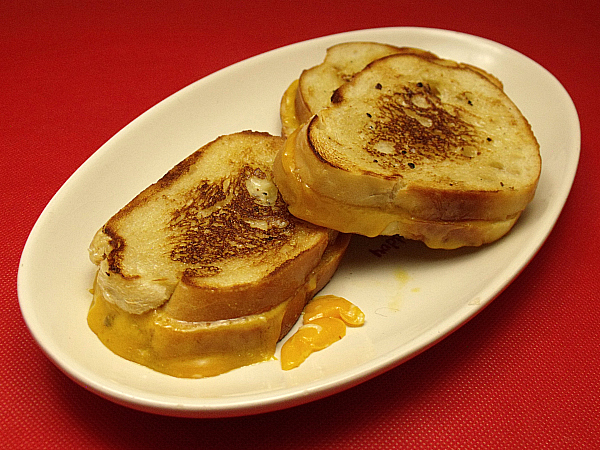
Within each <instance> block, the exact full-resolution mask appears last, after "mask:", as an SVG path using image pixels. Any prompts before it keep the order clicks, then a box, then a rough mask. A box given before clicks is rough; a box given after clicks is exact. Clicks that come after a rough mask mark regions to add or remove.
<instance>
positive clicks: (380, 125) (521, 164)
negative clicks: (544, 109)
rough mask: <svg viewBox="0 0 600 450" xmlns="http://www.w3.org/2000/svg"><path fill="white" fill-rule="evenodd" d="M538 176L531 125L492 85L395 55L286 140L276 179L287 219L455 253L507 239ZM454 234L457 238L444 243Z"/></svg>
mask: <svg viewBox="0 0 600 450" xmlns="http://www.w3.org/2000/svg"><path fill="white" fill-rule="evenodd" d="M540 170H541V159H540V153H539V145H538V142H537V140H536V138H535V136H534V135H533V132H532V130H531V127H530V125H529V123H528V122H527V120H526V119H525V118H524V117H523V115H522V114H521V112H520V111H519V109H518V108H517V107H516V105H515V104H514V103H513V102H512V101H511V100H510V99H509V98H508V97H507V96H506V94H505V93H504V92H503V90H502V88H501V83H500V82H499V81H497V80H496V79H495V77H493V76H491V75H489V74H486V73H485V72H484V71H481V70H476V69H474V68H473V67H472V66H469V65H465V64H458V63H455V62H453V61H449V60H442V59H439V58H435V57H431V56H428V55H418V54H395V55H391V56H387V57H383V58H380V59H378V60H376V61H374V62H372V63H371V64H369V66H368V67H367V68H365V69H364V70H362V71H361V72H359V73H358V74H356V75H355V76H354V77H353V79H352V80H351V81H349V82H347V83H345V84H343V85H342V86H341V87H340V88H338V89H337V90H336V91H335V93H334V95H333V96H332V105H331V106H330V107H327V108H325V109H323V110H321V111H320V112H319V113H317V115H315V116H314V117H313V118H312V119H311V120H310V121H309V122H308V123H306V124H305V125H303V127H302V128H301V129H299V130H298V132H296V133H295V134H294V135H293V136H290V137H289V138H288V143H287V144H286V147H285V150H283V151H282V154H281V155H280V156H279V157H278V161H277V162H276V164H275V181H276V183H277V185H278V187H279V189H280V191H281V192H282V194H283V196H284V199H285V200H286V202H287V203H288V204H289V208H290V211H291V212H292V213H293V214H295V215H297V216H298V217H301V218H304V219H306V220H310V221H311V222H313V223H317V224H320V225H322V226H327V227H330V228H333V229H336V230H340V231H344V232H350V231H351V232H354V233H359V234H364V235H367V236H375V235H378V234H396V233H399V234H403V233H406V234H405V237H407V238H411V237H414V238H417V239H420V240H423V241H425V242H426V243H428V241H429V238H428V236H427V234H430V233H433V237H432V239H431V240H430V243H431V244H432V246H436V247H440V246H441V247H443V248H455V247H456V246H461V245H479V243H482V242H483V243H485V242H490V241H491V240H495V239H497V238H499V237H501V236H502V235H503V234H505V233H506V232H508V230H510V228H511V227H512V225H513V224H514V223H515V221H516V219H517V218H518V217H519V215H520V214H521V212H522V211H523V209H524V208H525V207H526V205H527V204H528V203H529V202H530V201H531V199H532V198H533V195H534V193H535V190H536V187H537V182H538V179H539V175H540ZM308 192H310V194H307V193H308ZM326 204H327V205H328V206H327V207H326V206H325V205H326ZM350 215H353V216H354V217H355V219H354V220H352V221H350V222H349V221H348V220H347V218H348V216H350ZM407 228H410V229H408V230H407ZM447 229H454V230H456V229H458V230H460V232H457V231H453V232H452V234H453V237H449V238H448V240H447V242H444V239H446V238H442V241H441V242H440V237H441V236H443V235H444V234H445V233H444V232H443V230H447ZM472 232H473V233H475V234H476V235H477V236H473V235H471V233H472ZM462 234H464V235H463V236H462V237H457V236H458V235H462ZM419 235H421V236H420V237H419ZM461 241H462V242H463V243H461ZM428 245H429V243H428Z"/></svg>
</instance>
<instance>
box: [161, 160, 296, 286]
mask: <svg viewBox="0 0 600 450" xmlns="http://www.w3.org/2000/svg"><path fill="white" fill-rule="evenodd" d="M252 176H255V177H259V178H262V179H264V178H265V177H266V176H265V174H264V173H263V172H262V171H261V170H260V169H258V168H253V167H251V166H245V167H244V168H243V169H242V170H241V172H240V173H239V174H238V175H237V176H234V177H230V178H226V179H222V180H220V181H217V182H210V181H204V182H202V184H200V185H199V186H198V187H197V188H196V189H195V190H193V191H191V192H189V193H187V201H186V203H185V204H184V206H183V207H181V208H179V209H177V210H175V211H173V213H172V218H171V221H170V223H169V231H170V233H171V245H172V251H171V259H172V260H174V261H179V262H183V263H186V264H191V265H200V267H198V268H193V271H194V273H195V274H197V275H202V276H210V275H215V274H217V273H219V272H220V269H219V267H218V265H217V263H218V262H219V261H222V260H225V259H229V258H232V257H245V256H248V255H250V254H258V253H262V252H264V251H265V250H267V249H269V248H271V249H276V248H280V247H282V246H283V245H284V244H285V243H286V242H288V241H289V240H290V239H291V237H292V235H293V233H294V227H295V220H294V219H293V217H292V216H291V215H290V214H289V212H288V210H287V207H286V205H285V203H284V202H283V200H282V198H281V195H280V194H278V197H277V201H276V203H275V205H273V206H264V205H261V204H259V203H257V202H256V201H255V199H254V198H253V197H252V195H251V194H250V193H249V192H248V189H247V188H246V180H247V179H248V178H250V177H252ZM257 221H258V222H261V223H265V224H266V226H265V227H264V228H265V229H262V228H257V227H256V226H253V225H252V224H253V223H254V224H255V223H256V222H257ZM189 275H192V274H191V273H190V274H189Z"/></svg>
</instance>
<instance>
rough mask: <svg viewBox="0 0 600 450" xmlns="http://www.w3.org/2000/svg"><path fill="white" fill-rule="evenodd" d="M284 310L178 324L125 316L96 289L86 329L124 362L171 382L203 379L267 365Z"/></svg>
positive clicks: (154, 314)
mask: <svg viewBox="0 0 600 450" xmlns="http://www.w3.org/2000/svg"><path fill="white" fill-rule="evenodd" d="M286 306H287V302H283V303H282V304H281V305H279V306H277V307H276V308H274V309H272V310H270V311H267V312H265V313H262V314H256V315H251V316H246V317H242V318H239V319H229V320H219V321H214V322H183V321H179V320H176V319H173V318H172V317H169V316H168V315H166V314H165V313H164V311H162V310H161V309H160V308H159V309H156V310H153V311H149V312H147V313H144V314H130V313H128V312H125V311H123V310H122V309H121V308H119V307H117V306H115V305H114V304H112V303H110V302H108V301H106V300H105V299H104V297H103V296H102V294H101V293H100V290H99V289H95V290H94V300H93V302H92V305H91V307H90V310H89V312H88V325H89V327H90V328H91V329H92V331H93V332H94V333H96V335H97V336H98V338H99V339H100V341H101V342H102V343H103V344H104V345H105V346H106V347H107V348H108V349H109V350H111V351H112V352H113V353H115V354H117V355H119V356H121V357H123V358H125V359H127V360H130V361H133V362H136V363H139V364H142V365H144V366H146V367H149V368H151V369H153V370H156V371H158V372H162V373H165V374H167V375H171V376H175V377H181V378H203V377H210V376H215V375H219V374H222V373H225V372H228V371H230V370H232V369H235V368H238V367H242V366H246V365H250V364H254V363H258V362H262V361H267V360H270V359H272V358H273V355H274V353H275V347H276V345H277V341H278V339H279V333H280V330H281V322H282V320H283V315H284V313H285V311H286Z"/></svg>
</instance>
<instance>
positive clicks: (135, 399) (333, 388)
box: [17, 27, 581, 417]
mask: <svg viewBox="0 0 600 450" xmlns="http://www.w3.org/2000/svg"><path fill="white" fill-rule="evenodd" d="M389 32H400V33H411V32H413V33H425V34H432V35H436V36H437V37H440V36H441V37H442V38H444V37H449V36H453V37H459V38H461V39H465V40H466V41H472V40H475V41H476V42H481V43H487V44H489V45H493V46H500V47H499V48H501V49H503V50H504V51H508V52H511V53H513V54H517V55H518V56H519V57H520V58H523V57H524V58H526V59H527V60H528V61H529V62H531V63H533V64H535V65H536V66H537V68H538V69H541V70H543V71H545V72H546V73H547V74H548V75H549V76H551V77H552V78H553V79H554V80H555V81H556V83H557V84H558V86H560V88H561V89H562V91H563V94H565V95H566V98H567V99H569V100H570V101H571V104H572V108H573V110H572V113H573V112H574V114H575V116H574V119H575V124H576V126H577V130H575V134H576V135H577V138H576V147H577V152H576V153H577V154H576V155H574V156H573V159H572V160H570V161H572V163H573V165H572V167H571V168H570V170H569V173H568V174H567V175H566V177H567V179H568V180H570V181H569V182H568V186H566V189H565V191H566V194H565V196H564V198H563V199H561V200H560V201H559V202H558V203H556V204H554V211H555V213H554V214H552V216H553V217H554V219H553V222H552V224H551V226H550V227H549V229H548V230H546V233H545V234H544V236H543V237H542V238H541V239H540V240H539V242H537V244H536V246H535V249H533V250H532V254H531V256H530V257H529V258H528V259H527V260H526V261H525V262H524V263H519V264H517V266H519V267H517V269H518V270H516V271H514V273H513V276H512V277H510V279H507V280H506V282H505V284H504V286H503V287H502V288H501V290H500V291H498V292H497V293H496V294H495V295H494V296H493V297H491V298H490V299H488V300H487V301H486V302H485V305H483V306H482V307H481V308H479V309H477V310H476V312H475V314H473V315H470V316H469V317H468V318H467V319H466V320H464V321H462V322H460V323H455V326H454V327H450V328H448V329H446V332H445V333H444V334H442V335H440V336H439V338H438V339H434V340H429V342H428V343H427V344H426V345H425V346H421V347H419V348H418V349H417V351H413V352H410V353H409V354H408V355H406V356H405V357H403V358H401V359H400V360H393V361H392V360H389V359H388V358H387V357H384V356H380V357H379V358H376V360H378V359H381V360H384V361H381V362H379V363H378V364H375V366H376V367H377V369H376V370H373V369H372V368H369V367H368V366H373V361H374V360H369V361H368V364H365V363H363V364H360V365H359V366H357V367H355V368H354V370H350V371H348V370H347V371H345V372H344V374H345V376H344V377H338V376H334V377H330V379H329V380H328V381H327V382H326V383H323V381H322V380H317V381H314V382H313V383H310V384H309V385H303V386H304V387H303V388H302V391H303V392H302V395H299V393H298V392H296V391H294V390H292V391H290V389H284V390H283V391H282V392H279V393H277V394H276V395H274V396H270V397H267V398H265V395H264V394H257V395H248V396H244V398H242V399H240V398H238V399H237V400H235V401H231V399H229V400H230V401H229V402H226V403H225V404H224V403H223V402H222V401H217V402H215V404H211V403H210V402H208V403H207V404H204V405H199V404H196V403H190V404H186V403H185V402H182V403H176V402H171V401H160V400H158V399H150V398H148V397H144V396H136V395H135V394H127V393H125V392H123V391H119V390H118V389H112V388H111V387H107V386H106V385H105V384H104V385H103V384H101V383H99V382H97V380H96V379H95V378H94V377H93V376H90V374H89V373H87V372H88V371H87V369H86V368H85V367H83V366H80V365H78V364H77V362H71V364H70V365H69V364H67V361H65V360H64V358H63V359H61V358H60V355H59V354H58V353H57V351H56V349H53V348H51V347H50V346H49V343H48V342H47V341H44V339H43V336H42V334H41V333H40V330H39V329H37V328H35V326H33V318H32V316H31V314H32V313H33V312H32V311H31V310H30V309H31V307H32V306H33V305H32V304H28V303H27V301H26V299H25V298H24V296H23V290H24V286H23V283H24V282H25V279H26V275H27V274H26V273H25V272H24V269H23V267H24V266H25V264H26V262H27V258H28V255H29V252H30V251H31V246H32V245H34V242H35V237H36V234H37V233H38V232H39V231H40V229H41V227H42V226H43V224H44V221H45V220H46V219H47V216H48V215H49V214H50V211H51V210H52V207H53V206H54V205H55V204H56V203H58V202H59V201H60V198H61V196H62V195H63V194H64V192H65V190H66V189H67V188H68V186H69V183H70V181H71V179H74V178H75V177H77V176H79V175H78V174H80V173H81V171H82V168H83V167H84V166H87V165H90V164H92V163H93V161H94V158H97V157H98V155H99V154H100V152H101V151H102V149H103V148H105V146H107V145H108V144H109V143H110V142H112V141H113V139H115V138H116V137H117V136H118V135H119V133H121V132H122V131H123V130H125V129H127V128H128V127H130V126H131V124H133V123H134V122H136V121H138V120H140V119H141V118H142V117H143V116H145V115H147V114H151V112H152V111H154V110H155V108H157V107H159V105H160V104H162V103H163V102H165V101H167V100H169V99H172V98H173V97H175V96H177V95H181V94H180V93H181V92H182V91H184V90H186V89H188V88H190V87H191V86H192V85H196V83H202V82H207V81H206V80H212V79H215V78H218V77H219V76H221V74H222V73H223V72H225V71H228V70H233V68H234V67H238V66H240V65H243V64H251V63H256V62H260V59H261V58H269V57H273V56H275V57H276V56H277V53H285V52H286V51H289V50H290V49H293V48H295V47H298V46H310V45H311V44H315V43H325V42H327V41H336V40H337V41H340V42H341V41H342V40H358V39H360V38H362V37H364V36H367V35H372V34H374V33H384V34H385V33H389ZM571 118H573V117H571ZM580 133H581V131H580V124H579V119H578V117H577V110H576V108H575V105H574V104H573V101H572V99H571V97H570V96H569V94H568V92H567V91H566V89H565V88H564V86H562V84H561V83H560V82H559V81H558V80H557V79H556V77H554V75H552V74H551V73H550V72H549V71H548V70H547V69H545V68H544V67H543V66H541V65H540V64H538V63H537V62H535V61H534V60H532V59H531V58H529V57H527V56H526V55H524V54H522V53H520V52H518V51H516V50H514V49H512V48H510V47H507V46H505V45H504V44H501V43H498V42H495V41H492V40H489V39H486V38H483V37H479V36H475V35H470V34H466V33H462V32H458V31H452V30H444V29H439V28H424V27H381V28H369V29H361V30H354V31H346V32H342V33H336V34H331V35H326V36H321V37H316V38H312V39H308V40H305V41H300V42H295V43H292V44H289V45H286V46H283V47H280V48H277V49H274V50H270V51H268V52H265V53H261V54H259V55H255V56H252V57H250V58H247V59H244V60H242V61H239V62H236V63H234V64H232V65H230V66H227V67H225V68H223V69H220V70H218V71H216V72H213V73H211V74H209V75H207V76H205V77H203V78H201V79H199V80H197V81H195V82H193V83H191V84H190V85H187V86H185V87H183V88H182V89H180V90H178V91H177V92H175V93H174V94H172V95H170V96H168V97H167V98H165V99H163V100H162V101H161V102H159V103H158V104H156V105H154V106H153V107H151V108H149V109H148V110H147V111H145V112H144V113H142V114H141V115H139V116H138V117H136V118H135V119H134V120H133V121H131V122H129V123H128V124H127V125H125V127H123V128H122V129H121V130H119V131H118V132H117V133H116V134H115V135H113V136H112V137H111V138H110V139H109V140H108V141H107V142H106V143H105V144H103V145H102V146H101V147H100V148H98V149H97V150H96V151H95V152H94V153H93V154H92V155H91V156H90V157H89V158H88V159H87V160H86V161H85V162H84V163H83V164H82V165H81V166H79V167H78V168H77V169H76V170H75V172H73V173H72V175H71V176H70V177H69V179H68V180H67V181H66V182H65V183H64V184H63V185H62V186H61V188H60V189H59V190H58V191H57V192H56V193H55V194H54V196H53V197H52V199H51V200H50V201H49V202H48V204H47V205H46V207H45V208H44V209H43V211H42V213H41V214H40V216H39V217H38V219H37V220H36V223H35V224H34V226H33V228H32V230H31V232H30V234H29V236H28V238H27V240H26V243H25V246H24V248H23V251H22V254H21V259H20V262H19V271H18V275H17V292H18V298H19V306H20V309H21V313H22V315H23V318H24V319H25V323H26V325H27V327H28V329H29V331H30V333H31V334H32V336H33V337H34V339H35V341H36V343H37V344H38V345H39V346H40V348H41V349H42V350H43V352H44V353H45V355H46V356H47V357H48V358H49V359H50V360H51V361H52V362H53V363H54V364H55V365H56V366H57V367H58V368H59V369H60V370H61V371H62V372H63V373H65V374H66V375H67V376H68V377H69V378H70V379H72V380H73V381H74V382H76V383H77V384H79V385H82V386H83V387H85V388H86V389H88V390H90V391H92V392H94V393H96V394H98V395H100V396H101V397H104V398H106V399H108V400H111V401H113V402H115V403H118V404H121V405H123V406H128V407H131V408H133V409H138V410H142V411H146V412H152V413H158V414H163V415H171V416H183V417H231V416H240V415H248V414H255V413H262V412H268V411H275V410H278V409H283V408H288V407H292V406H297V405H300V404H303V403H307V402H310V401H313V400H317V399H319V398H323V397H325V396H329V395H332V394H334V393H337V392H340V391H343V390H346V389H348V388H350V387H352V386H355V385H357V384H360V383H362V382H364V381H366V380H368V379H371V378H373V377H376V376H378V375H380V374H381V373H383V372H386V371H388V370H390V369H392V368H393V367H396V366H398V365H400V364H402V363H404V362H406V361H407V360H408V359H411V358H413V357H415V356H416V355H418V354H420V353H422V352H423V351H425V350H427V349H428V348H430V347H432V346H433V345H435V344H437V343H438V342H439V341H441V340H442V339H444V338H445V337H447V336H448V335H450V334H452V333H453V332H454V331H455V330H456V329H458V328H460V327H461V326H463V325H464V324H465V323H467V322H468V321H469V320H471V319H472V318H473V317H475V316H476V315H477V314H478V313H479V312H481V311H482V310H483V309H484V308H485V306H487V304H489V303H490V302H491V301H492V300H493V299H494V298H496V297H497V296H498V295H500V294H501V292H502V291H503V290H504V289H505V288H506V287H507V286H508V285H509V284H510V283H511V282H512V281H513V280H514V279H515V278H516V277H517V276H518V275H519V274H520V272H521V271H522V270H524V269H525V267H526V266H527V264H528V263H529V262H530V261H531V260H532V259H533V258H534V257H535V254H536V253H537V251H539V249H540V248H541V247H542V245H543V244H544V242H545V241H546V239H547V237H548V235H549V234H550V232H551V231H552V229H553V227H554V225H555V223H556V221H557V220H558V217H559V215H560V211H561V210H562V209H563V207H564V204H565V202H566V200H567V197H568V194H569V192H570V190H571V187H572V184H573V181H574V177H575V173H576V169H577V165H578V161H579V155H580V146H581V142H580V141H581V139H580ZM420 337H422V336H420ZM73 363H75V367H74V366H73ZM358 369H361V370H358ZM340 379H341V381H340ZM202 400H204V401H206V399H202Z"/></svg>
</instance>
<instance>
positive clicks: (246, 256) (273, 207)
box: [90, 132, 334, 320]
mask: <svg viewBox="0 0 600 450" xmlns="http://www.w3.org/2000/svg"><path fill="white" fill-rule="evenodd" d="M283 142H284V140H283V138H281V137H276V136H270V135H268V134H266V133H256V132H241V133H236V134H233V135H228V136H222V137H220V138H218V139H217V140H215V141H213V142H211V143H209V144H207V145H205V146H204V147H202V148H201V149H199V150H198V151H196V152H194V153H193V154H192V155H190V156H189V157H188V158H186V159H185V160H183V161H182V162H181V163H179V164H178V165H177V166H175V167H174V168H173V169H172V170H171V171H169V172H168V173H167V174H166V175H165V176H164V177H163V178H162V179H160V180H159V181H158V182H157V183H155V184H154V185H152V186H150V187H148V188H147V189H146V190H144V191H143V192H142V193H140V194H139V195H138V196H137V197H135V198H134V199H133V200H132V201H131V202H130V203H129V204H128V205H126V206H125V207H124V208H123V209H121V210H120V211H119V212H118V213H117V214H115V215H114V216H113V217H112V218H111V219H110V220H109V221H108V222H107V223H106V224H105V225H104V226H103V227H102V228H101V229H100V230H99V231H98V233H97V234H96V236H95V237H94V239H93V242H92V244H91V246H90V257H91V259H92V261H93V262H94V263H96V264H97V265H98V266H99V270H98V276H97V286H98V289H99V290H101V291H102V293H103V296H104V297H105V298H106V299H107V300H108V301H110V302H113V303H115V304H117V305H119V306H120V307H121V308H123V309H124V310H125V311H128V312H130V313H135V314H139V313H143V312H146V311H149V310H151V309H155V308H157V307H159V306H161V305H163V304H165V303H166V302H167V301H168V300H169V299H170V298H171V297H172V296H173V295H174V298H173V300H174V302H173V305H172V306H171V307H170V309H171V313H172V314H174V315H175V316H177V317H180V318H185V317H192V316H194V320H220V319H229V318H234V317H240V316H244V315H248V314H257V313H260V312H262V311H267V310H270V309H272V308H273V307H274V306H276V305H277V304H279V303H281V302H282V301H284V300H285V299H287V298H289V297H290V296H292V295H294V293H295V292H296V291H297V290H298V289H299V287H300V286H302V285H303V284H304V283H305V282H306V277H307V276H308V275H309V274H310V273H311V272H312V270H313V269H314V268H315V267H316V266H317V265H318V264H319V262H320V261H321V258H322V256H323V252H324V251H325V249H326V248H327V246H328V244H329V241H330V239H332V237H334V234H332V232H331V231H330V230H328V229H325V228H322V227H319V226H316V225H313V224H310V223H307V222H305V221H303V220H300V219H297V218H295V217H294V216H292V215H291V214H290V213H289V212H288V210H287V205H286V204H285V203H284V202H283V200H282V198H281V196H280V194H279V193H278V191H277V188H276V187H275V185H274V184H273V183H272V165H273V160H274V158H275V155H276V153H277V152H278V150H279V149H280V148H281V146H282V145H283Z"/></svg>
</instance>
